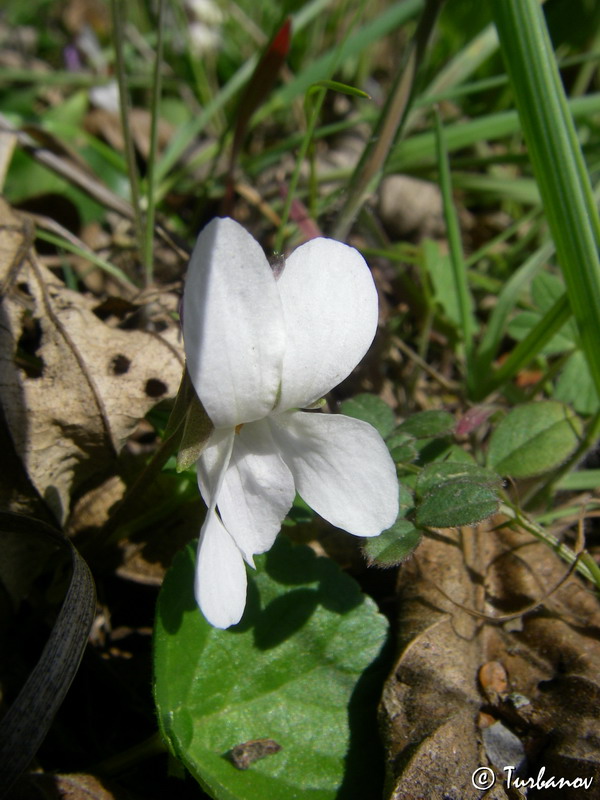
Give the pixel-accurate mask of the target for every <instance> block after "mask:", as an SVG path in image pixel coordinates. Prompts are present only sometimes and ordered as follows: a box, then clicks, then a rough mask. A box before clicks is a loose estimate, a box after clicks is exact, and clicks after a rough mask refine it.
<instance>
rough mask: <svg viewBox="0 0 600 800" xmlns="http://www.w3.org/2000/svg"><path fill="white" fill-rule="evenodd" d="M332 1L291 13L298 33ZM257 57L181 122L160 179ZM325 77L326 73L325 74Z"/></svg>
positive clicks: (316, 1) (319, 1)
mask: <svg viewBox="0 0 600 800" xmlns="http://www.w3.org/2000/svg"><path fill="white" fill-rule="evenodd" d="M331 2H332V0H313V1H312V2H311V3H308V4H307V5H306V6H305V7H304V8H303V9H302V11H300V12H299V13H298V14H296V15H292V28H293V30H294V31H296V32H297V33H298V32H299V31H301V30H302V29H303V28H304V27H305V26H306V25H307V24H308V23H309V22H310V21H311V20H312V19H313V18H314V17H316V16H318V15H319V14H321V13H322V12H323V10H324V9H325V8H327V6H328V5H329V4H330V3H331ZM258 58H259V55H258V54H256V55H255V56H254V57H253V58H250V59H248V61H246V62H245V64H243V65H242V66H241V67H240V68H239V69H238V70H237V72H236V73H235V74H234V75H233V76H232V77H231V78H230V79H229V81H228V82H227V83H226V85H225V86H224V87H223V88H222V89H221V91H220V92H219V93H218V94H217V95H215V97H214V98H213V100H212V102H211V103H209V104H208V105H207V106H206V107H205V108H204V109H203V111H202V113H201V114H199V115H198V116H197V117H195V118H194V119H192V120H190V122H188V123H187V124H186V125H182V126H181V128H180V129H179V131H178V132H177V134H176V135H175V136H174V137H173V139H172V140H171V142H170V143H169V146H168V147H167V148H166V150H165V152H164V153H163V156H162V158H161V160H160V162H159V164H158V166H157V173H156V174H157V180H160V181H164V179H165V178H166V176H167V174H168V173H169V171H170V170H171V168H172V167H173V166H174V164H175V163H176V162H177V161H178V159H179V158H181V156H182V155H183V153H184V152H185V151H186V150H187V148H188V147H189V145H190V144H191V143H192V142H193V141H194V140H195V139H196V138H197V136H198V135H199V134H200V133H201V132H202V131H203V130H204V128H205V127H206V125H207V123H208V122H209V121H210V119H211V118H212V117H213V116H214V114H216V113H217V112H218V111H219V110H220V109H222V108H223V106H224V105H225V104H226V103H227V102H229V100H231V98H232V97H234V96H235V94H236V92H237V91H239V90H240V89H241V88H242V86H243V85H244V84H245V83H246V81H247V80H248V79H249V78H250V76H251V75H252V73H253V72H254V69H255V68H256V65H257V63H258ZM322 77H327V76H326V75H324V76H322ZM311 83H312V81H311ZM257 118H258V115H257ZM166 191H168V185H165V186H162V185H161V187H159V189H158V198H159V199H160V198H161V197H163V196H164V193H165V192H166Z"/></svg>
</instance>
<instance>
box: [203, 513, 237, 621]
mask: <svg viewBox="0 0 600 800" xmlns="http://www.w3.org/2000/svg"><path fill="white" fill-rule="evenodd" d="M246 582H247V578H246V567H245V566H244V561H243V559H242V555H241V553H240V551H239V550H238V548H237V547H236V545H235V542H234V541H233V539H232V538H231V536H230V535H229V534H228V533H227V531H226V530H225V528H224V527H223V524H222V523H221V520H220V519H219V517H218V516H217V515H216V514H215V512H214V511H208V512H207V514H206V520H205V522H204V525H203V526H202V532H201V534H200V542H199V543H198V555H197V560H196V580H195V586H194V591H195V595H196V602H197V603H198V605H199V606H200V610H201V611H202V613H203V614H204V616H205V617H206V619H207V620H208V622H210V624H211V625H214V626H215V627H216V628H228V627H229V626H230V625H235V624H236V623H237V622H239V621H240V619H241V618H242V614H243V613H244V607H245V605H246Z"/></svg>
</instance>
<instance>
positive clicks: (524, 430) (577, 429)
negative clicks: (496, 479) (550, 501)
mask: <svg viewBox="0 0 600 800" xmlns="http://www.w3.org/2000/svg"><path fill="white" fill-rule="evenodd" d="M581 434H582V424H581V420H580V419H579V418H578V417H577V416H576V415H575V413H574V412H573V411H572V410H571V409H570V408H569V407H568V406H566V405H564V404H563V403H559V402H556V401H553V400H548V401H545V402H540V403H527V404H526V405H522V406H517V407H516V408H513V409H512V411H510V412H509V413H508V414H507V415H506V417H505V418H504V419H503V420H502V422H501V423H500V424H499V425H498V427H497V428H496V430H495V431H494V433H493V434H492V438H491V440H490V446H489V450H488V457H487V463H488V466H490V467H491V468H492V469H494V470H496V472H498V473H500V474H501V475H510V477H512V478H529V477H532V476H534V475H541V474H543V473H544V472H549V471H550V470H552V469H555V468H556V467H558V466H560V465H561V464H562V463H563V462H564V461H566V460H567V458H568V457H569V456H570V455H571V453H573V451H574V450H575V448H576V447H577V445H578V444H579V443H580V440H581Z"/></svg>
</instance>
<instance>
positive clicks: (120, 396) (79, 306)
mask: <svg viewBox="0 0 600 800" xmlns="http://www.w3.org/2000/svg"><path fill="white" fill-rule="evenodd" d="M0 285H2V287H3V300H2V305H1V308H0V314H1V317H2V318H1V321H0V359H1V361H0V403H1V404H2V409H3V412H4V417H5V420H6V423H7V426H8V429H9V431H10V435H11V438H12V441H13V443H14V446H15V450H16V451H17V453H18V455H19V457H20V459H21V461H22V463H23V465H24V466H25V469H26V471H27V474H28V475H29V478H30V480H31V482H32V483H33V484H34V486H35V487H36V489H37V491H38V492H39V493H40V495H41V496H42V497H44V499H45V501H46V503H47V504H48V505H49V506H50V508H51V509H52V511H53V513H54V515H55V516H56V518H57V519H58V520H59V521H61V522H64V520H65V518H66V516H67V515H68V512H69V509H70V503H71V497H72V494H73V492H74V491H76V489H77V488H78V487H79V486H81V484H82V483H83V482H84V481H89V480H90V479H93V481H94V482H98V481H99V480H100V479H101V478H102V477H103V473H104V474H105V473H106V471H107V470H108V469H109V468H110V467H111V465H113V464H114V457H115V454H116V453H117V452H118V451H119V450H120V448H121V446H122V445H123V443H124V441H125V439H126V438H127V437H128V436H129V435H130V434H131V433H132V431H133V430H134V429H135V427H136V425H137V424H138V423H139V421H140V419H142V418H143V417H144V416H145V414H146V413H147V412H148V411H149V410H150V408H152V406H154V405H155V404H156V403H157V402H159V401H161V400H164V399H165V398H167V397H172V396H174V394H175V393H176V391H177V388H178V386H179V381H180V379H181V370H182V363H183V356H182V353H181V344H180V342H179V336H178V330H177V328H176V326H175V325H173V326H172V327H171V328H167V329H166V330H165V331H164V332H162V333H161V334H160V335H158V334H154V333H150V332H147V331H140V330H121V329H119V328H116V327H109V326H108V325H107V324H105V323H104V322H102V321H101V320H100V319H99V318H98V317H97V316H96V315H95V314H94V312H93V308H94V305H95V304H96V303H95V301H94V300H93V299H90V298H87V297H86V296H84V295H82V294H79V293H78V292H74V291H71V290H69V289H67V288H66V287H65V286H64V284H63V283H62V281H60V280H59V279H58V278H57V277H56V276H55V275H54V274H53V273H52V272H50V271H49V270H47V269H46V268H45V267H44V266H43V265H42V264H41V263H40V262H39V260H38V258H37V256H36V253H35V251H34V249H33V248H32V247H31V239H30V234H29V230H28V226H27V224H26V222H25V221H24V219H23V218H22V217H20V216H18V215H17V214H15V213H14V212H13V211H12V210H11V209H10V208H9V207H8V206H7V205H6V203H4V202H3V201H0Z"/></svg>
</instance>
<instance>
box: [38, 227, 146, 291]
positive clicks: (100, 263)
mask: <svg viewBox="0 0 600 800" xmlns="http://www.w3.org/2000/svg"><path fill="white" fill-rule="evenodd" d="M36 238H37V239H41V240H42V241H43V242H49V243H50V244H53V245H56V247H61V248H62V249H63V250H67V252H69V253H73V254H74V255H76V256H81V258H85V259H86V260H87V261H89V262H90V263H91V264H94V266H96V267H98V268H99V269H101V270H103V271H104V272H106V273H107V274H108V275H112V276H113V278H116V279H117V280H118V281H119V282H120V283H122V284H123V285H124V286H126V287H128V288H129V289H131V288H135V289H137V286H136V285H135V283H134V282H133V281H132V280H131V278H130V277H129V276H128V275H126V274H125V273H124V272H123V270H121V269H119V267H115V265H114V264H111V263H110V262H109V261H105V260H104V259H103V258H100V257H99V256H97V255H96V254H95V253H94V252H93V251H92V250H88V249H87V248H86V247H85V245H84V244H83V242H81V243H80V244H81V246H78V245H77V244H74V243H73V242H71V241H68V240H67V239H63V238H62V237H61V236H55V235H54V234H52V233H49V232H48V231H43V230H40V229H39V228H38V229H37V231H36ZM73 238H74V239H76V237H73Z"/></svg>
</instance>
